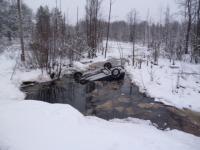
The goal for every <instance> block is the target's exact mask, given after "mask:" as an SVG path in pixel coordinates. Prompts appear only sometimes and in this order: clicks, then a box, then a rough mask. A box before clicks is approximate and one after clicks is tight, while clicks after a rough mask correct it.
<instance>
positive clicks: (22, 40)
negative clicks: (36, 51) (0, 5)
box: [17, 0, 25, 61]
mask: <svg viewBox="0 0 200 150" xmlns="http://www.w3.org/2000/svg"><path fill="white" fill-rule="evenodd" d="M17 9H18V16H19V33H20V42H21V49H22V53H21V61H25V54H24V34H23V26H22V10H21V1H20V0H17Z"/></svg>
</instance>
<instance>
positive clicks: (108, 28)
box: [105, 0, 112, 58]
mask: <svg viewBox="0 0 200 150" xmlns="http://www.w3.org/2000/svg"><path fill="white" fill-rule="evenodd" d="M111 11H112V0H110V9H109V17H108V27H107V36H106V49H105V58H106V55H107V50H108V38H109V33H110V19H111Z"/></svg>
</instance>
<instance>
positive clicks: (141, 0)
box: [23, 0, 178, 24]
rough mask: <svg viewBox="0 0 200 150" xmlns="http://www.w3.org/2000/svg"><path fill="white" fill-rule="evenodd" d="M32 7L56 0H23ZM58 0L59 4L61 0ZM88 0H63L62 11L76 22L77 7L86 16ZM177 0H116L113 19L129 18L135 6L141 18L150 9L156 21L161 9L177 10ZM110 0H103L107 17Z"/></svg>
mask: <svg viewBox="0 0 200 150" xmlns="http://www.w3.org/2000/svg"><path fill="white" fill-rule="evenodd" d="M23 1H24V2H25V3H26V4H27V5H28V6H29V7H30V8H32V9H33V10H34V12H36V10H37V8H38V7H39V6H40V5H48V6H49V7H50V8H52V7H55V4H56V2H55V1H56V0H23ZM57 1H58V6H60V5H59V3H60V0H57ZM85 1H86V0H61V4H62V5H61V8H62V11H63V12H65V14H66V15H67V16H68V20H69V22H70V23H71V24H74V23H75V22H76V14H77V13H76V12H77V7H78V8H79V16H80V18H82V17H83V16H84V9H85V8H84V7H85ZM175 1H176V0H114V4H113V7H112V21H114V20H127V13H128V12H129V11H130V10H131V9H133V8H135V9H136V10H137V12H138V15H139V18H140V20H144V19H145V18H146V16H147V13H148V11H149V12H150V16H151V17H152V19H153V20H154V21H158V20H159V18H160V12H161V10H162V11H163V12H164V9H166V7H167V6H169V7H170V10H171V13H175V12H177V11H178V10H177V4H176V2H175ZM108 5H109V0H103V5H102V15H103V18H104V19H106V18H107V16H108V9H109V7H108Z"/></svg>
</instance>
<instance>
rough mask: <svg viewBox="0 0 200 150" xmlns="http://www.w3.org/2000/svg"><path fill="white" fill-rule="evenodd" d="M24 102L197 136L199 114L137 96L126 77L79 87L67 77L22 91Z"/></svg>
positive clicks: (134, 88)
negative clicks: (137, 121)
mask: <svg viewBox="0 0 200 150" xmlns="http://www.w3.org/2000/svg"><path fill="white" fill-rule="evenodd" d="M21 90H22V91H24V92H26V99H27V100H29V99H30V100H32V99H34V100H41V101H45V102H49V103H63V104H70V105H71V106H73V107H75V108H76V109H78V110H79V111H80V112H82V113H83V114H85V115H95V116H97V117H100V118H103V119H107V120H109V119H113V118H120V119H123V118H127V117H134V118H140V119H144V120H150V121H151V122H152V123H153V124H154V125H155V126H156V127H157V128H159V129H162V130H164V129H167V128H170V129H178V130H182V131H185V132H188V133H192V134H194V135H197V136H200V114H199V113H195V112H192V111H189V110H179V109H177V108H174V107H171V106H166V105H164V104H162V103H158V102H155V101H154V99H153V98H149V97H147V96H146V95H145V94H143V93H140V92H139V89H138V87H137V86H135V85H133V84H131V82H130V79H129V78H128V76H125V79H124V80H121V81H113V82H108V81H98V82H90V83H88V84H86V85H81V84H78V83H76V82H74V80H73V78H72V77H70V76H65V77H63V78H62V79H60V80H55V81H51V82H46V83H34V84H33V85H32V86H25V87H23V85H22V88H21Z"/></svg>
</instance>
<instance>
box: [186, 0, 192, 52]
mask: <svg viewBox="0 0 200 150" xmlns="http://www.w3.org/2000/svg"><path fill="white" fill-rule="evenodd" d="M191 3H192V2H191V0H187V10H188V12H187V13H188V24H187V31H186V38H185V54H188V53H189V50H188V49H189V39H190V31H191V27H192V14H191V13H192V12H191V9H192V8H191V7H192V6H191V5H192V4H191Z"/></svg>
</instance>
